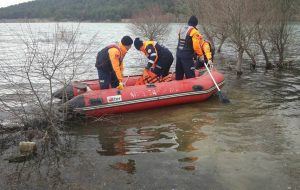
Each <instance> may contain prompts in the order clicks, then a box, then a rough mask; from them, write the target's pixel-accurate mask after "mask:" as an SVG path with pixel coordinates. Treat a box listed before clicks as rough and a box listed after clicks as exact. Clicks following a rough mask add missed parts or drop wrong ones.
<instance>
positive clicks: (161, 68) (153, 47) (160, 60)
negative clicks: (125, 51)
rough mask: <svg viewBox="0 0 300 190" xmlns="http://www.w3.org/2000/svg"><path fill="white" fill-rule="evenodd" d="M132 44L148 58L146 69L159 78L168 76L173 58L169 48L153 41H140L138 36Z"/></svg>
mask: <svg viewBox="0 0 300 190" xmlns="http://www.w3.org/2000/svg"><path fill="white" fill-rule="evenodd" d="M134 46H135V48H136V49H137V50H139V51H141V52H143V54H145V56H146V57H147V58H148V63H147V66H146V67H145V69H146V70H148V71H149V70H150V71H151V72H152V73H154V74H155V75H156V76H158V77H161V78H163V77H166V76H168V74H169V70H170V67H171V65H172V63H173V60H174V58H173V55H172V53H171V52H170V50H169V49H167V48H166V47H163V46H161V45H160V44H158V43H157V42H155V41H142V40H140V38H136V39H135V40H134Z"/></svg>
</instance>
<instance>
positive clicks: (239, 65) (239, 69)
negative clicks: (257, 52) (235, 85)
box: [236, 48, 244, 77]
mask: <svg viewBox="0 0 300 190" xmlns="http://www.w3.org/2000/svg"><path fill="white" fill-rule="evenodd" d="M243 53H244V49H243V48H239V50H238V60H237V63H236V74H237V76H238V77H240V76H241V75H242V74H243V72H242V63H243Z"/></svg>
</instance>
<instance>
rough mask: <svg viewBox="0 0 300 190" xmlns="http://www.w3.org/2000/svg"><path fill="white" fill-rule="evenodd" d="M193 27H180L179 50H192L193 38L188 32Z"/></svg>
mask: <svg viewBox="0 0 300 190" xmlns="http://www.w3.org/2000/svg"><path fill="white" fill-rule="evenodd" d="M193 29H194V27H193V26H184V27H183V28H181V29H180V31H179V34H178V46H177V48H178V49H179V50H186V51H192V52H193V51H194V50H193V40H192V37H191V36H190V33H191V32H192V30H193Z"/></svg>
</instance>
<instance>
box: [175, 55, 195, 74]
mask: <svg viewBox="0 0 300 190" xmlns="http://www.w3.org/2000/svg"><path fill="white" fill-rule="evenodd" d="M193 57H194V55H193V53H191V52H184V51H181V50H177V53H176V68H175V73H176V80H182V79H183V77H184V75H185V78H187V79H188V78H194V77H195V65H194V61H193Z"/></svg>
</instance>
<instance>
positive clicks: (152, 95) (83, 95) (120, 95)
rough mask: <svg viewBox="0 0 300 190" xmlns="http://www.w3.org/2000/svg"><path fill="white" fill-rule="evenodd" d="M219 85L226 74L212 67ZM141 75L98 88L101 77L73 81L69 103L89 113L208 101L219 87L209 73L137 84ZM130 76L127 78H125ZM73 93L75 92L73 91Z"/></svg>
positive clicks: (68, 105)
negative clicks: (119, 84)
mask: <svg viewBox="0 0 300 190" xmlns="http://www.w3.org/2000/svg"><path fill="white" fill-rule="evenodd" d="M211 73H212V75H213V76H214V78H215V80H216V82H217V83H218V85H219V86H221V87H222V86H223V84H224V76H223V75H222V74H221V73H219V72H218V71H217V70H216V69H213V70H212V71H211ZM137 79H138V77H137V76H133V77H129V78H128V81H127V82H126V88H125V89H124V90H122V91H119V90H117V89H105V90H98V89H99V85H98V81H97V80H94V81H83V82H81V83H77V86H78V84H83V83H84V84H85V85H87V86H88V87H89V88H90V89H92V90H90V91H86V90H85V87H84V86H83V87H80V88H77V87H76V85H74V84H76V83H73V86H71V87H72V89H73V90H72V91H71V93H69V94H70V95H74V96H75V97H74V98H72V99H71V100H69V101H67V102H66V103H65V106H67V108H68V109H70V110H71V111H74V112H77V113H82V114H84V115H87V116H101V115H104V114H111V113H122V112H130V111H137V110H144V109H149V108H156V107H161V106H168V105H175V104H184V103H190V102H198V101H204V100H206V99H208V98H209V97H210V96H211V95H212V94H214V93H215V92H216V91H217V89H216V87H215V85H214V83H213V81H212V80H211V78H210V76H209V74H208V73H204V74H203V75H201V76H197V77H196V78H191V79H185V80H180V81H176V80H172V81H170V82H162V83H155V84H148V85H138V86H134V84H135V81H136V80H137ZM125 80H126V79H125ZM72 93H73V94H72Z"/></svg>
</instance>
